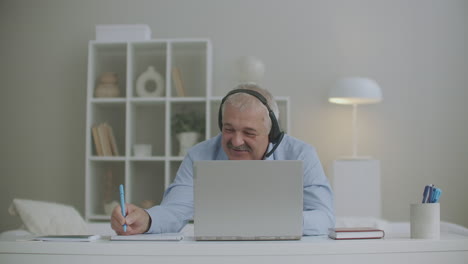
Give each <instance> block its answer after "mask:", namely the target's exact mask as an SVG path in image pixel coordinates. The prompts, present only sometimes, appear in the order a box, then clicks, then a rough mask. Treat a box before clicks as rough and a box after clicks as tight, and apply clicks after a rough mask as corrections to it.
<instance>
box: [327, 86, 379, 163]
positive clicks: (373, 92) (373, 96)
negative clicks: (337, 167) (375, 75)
mask: <svg viewBox="0 0 468 264" xmlns="http://www.w3.org/2000/svg"><path fill="white" fill-rule="evenodd" d="M328 101H329V102H330V103H335V104H348V105H353V154H352V156H351V157H347V158H350V159H369V158H370V157H364V156H358V155H357V141H358V137H357V105H358V104H375V103H378V102H380V101H382V91H381V89H380V87H379V85H378V84H377V83H376V82H375V81H374V80H371V79H367V78H359V77H352V78H345V79H342V80H340V81H338V82H337V83H336V85H335V86H334V87H332V89H331V90H330V94H329V97H328Z"/></svg>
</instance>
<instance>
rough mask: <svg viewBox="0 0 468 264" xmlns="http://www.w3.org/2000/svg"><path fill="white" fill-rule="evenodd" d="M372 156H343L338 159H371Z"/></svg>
mask: <svg viewBox="0 0 468 264" xmlns="http://www.w3.org/2000/svg"><path fill="white" fill-rule="evenodd" d="M371 159H373V158H372V157H371V156H341V157H339V158H338V160H371Z"/></svg>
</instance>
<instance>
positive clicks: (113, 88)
mask: <svg viewBox="0 0 468 264" xmlns="http://www.w3.org/2000/svg"><path fill="white" fill-rule="evenodd" d="M94 96H95V97H119V96H120V90H119V86H118V85H117V74H115V73H114V72H104V73H103V74H101V76H100V77H99V84H98V85H97V87H96V90H95V91H94Z"/></svg>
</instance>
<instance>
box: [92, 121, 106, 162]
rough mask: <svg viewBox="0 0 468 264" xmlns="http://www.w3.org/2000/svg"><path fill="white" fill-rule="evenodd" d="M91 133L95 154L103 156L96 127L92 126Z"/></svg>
mask: <svg viewBox="0 0 468 264" xmlns="http://www.w3.org/2000/svg"><path fill="white" fill-rule="evenodd" d="M91 131H92V133H93V141H94V148H95V149H96V154H97V155H98V156H104V153H103V152H102V146H101V140H100V138H99V132H98V127H97V126H93V127H92V128H91Z"/></svg>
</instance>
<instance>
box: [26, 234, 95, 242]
mask: <svg viewBox="0 0 468 264" xmlns="http://www.w3.org/2000/svg"><path fill="white" fill-rule="evenodd" d="M99 238H101V236H99V235H47V236H38V237H35V238H34V239H33V240H38V241H57V242H90V241H94V240H98V239H99Z"/></svg>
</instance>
